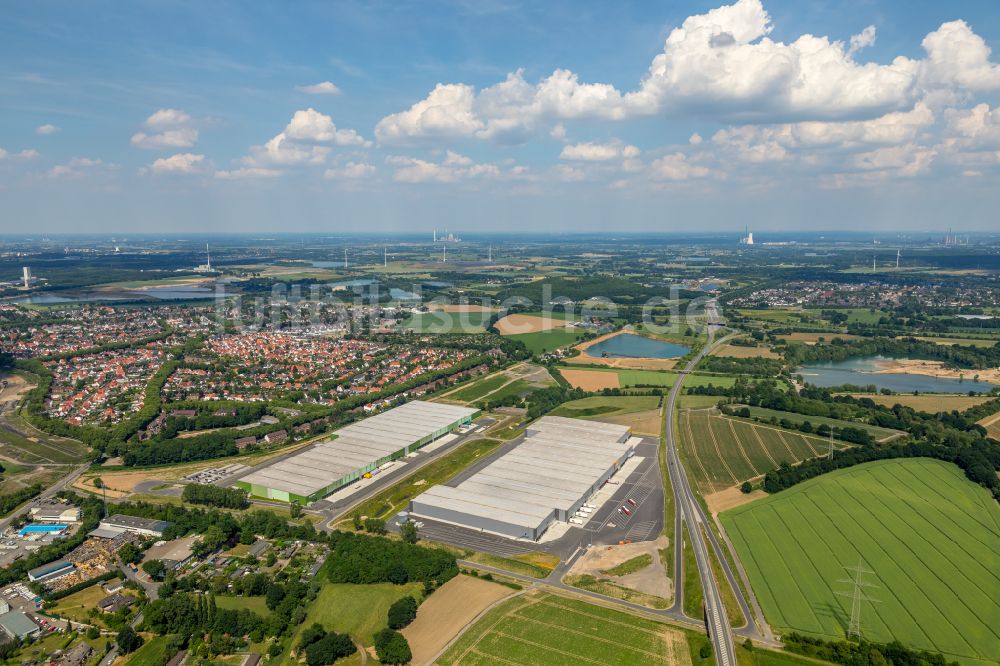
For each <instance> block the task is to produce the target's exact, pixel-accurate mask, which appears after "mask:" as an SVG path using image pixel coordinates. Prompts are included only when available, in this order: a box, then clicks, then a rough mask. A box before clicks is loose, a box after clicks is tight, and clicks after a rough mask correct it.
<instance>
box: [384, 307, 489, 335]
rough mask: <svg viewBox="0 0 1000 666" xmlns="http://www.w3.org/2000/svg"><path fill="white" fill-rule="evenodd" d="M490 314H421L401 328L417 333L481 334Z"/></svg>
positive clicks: (440, 312)
mask: <svg viewBox="0 0 1000 666" xmlns="http://www.w3.org/2000/svg"><path fill="white" fill-rule="evenodd" d="M491 316H493V313H492V312H444V311H441V310H436V311H434V312H421V313H417V314H415V315H413V316H412V317H410V318H409V319H407V320H406V321H405V322H403V328H405V329H410V330H413V331H416V332H418V333H482V332H483V331H485V330H486V322H488V321H489V319H490V317H491Z"/></svg>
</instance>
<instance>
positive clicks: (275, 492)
mask: <svg viewBox="0 0 1000 666" xmlns="http://www.w3.org/2000/svg"><path fill="white" fill-rule="evenodd" d="M478 413H479V412H478V411H477V410H475V409H469V408H467V407H458V406H456V405H443V404H439V403H436V402H426V401H422V400H414V401H412V402H408V403H406V404H405V405H401V406H400V407H395V408H393V409H390V410H388V411H385V412H382V413H381V414H377V415H376V416H372V417H370V418H367V419H364V420H362V421H358V422H357V423H352V424H351V425H349V426H346V427H344V428H341V429H340V430H337V431H335V432H334V433H333V435H334V437H333V439H330V440H327V441H324V442H320V443H319V444H317V445H316V446H313V447H310V448H308V449H305V450H303V451H302V452H300V453H297V454H295V455H294V456H290V457H288V458H285V459H284V460H280V461H278V462H275V463H273V464H271V465H268V466H266V467H263V468H261V469H258V470H256V471H254V472H253V473H252V474H249V475H247V476H245V477H243V478H242V479H240V480H238V481H236V486H237V487H238V488H243V489H244V490H247V491H249V492H250V495H251V496H254V497H265V498H267V499H273V500H279V501H282V502H295V503H297V504H308V503H310V502H315V501H316V500H319V499H322V498H323V497H326V496H327V495H329V494H330V493H332V492H334V491H336V490H339V489H340V488H343V487H344V486H346V485H348V484H349V483H352V482H353V481H356V480H358V479H359V478H361V477H362V476H363V475H365V474H367V473H369V472H372V471H374V470H376V469H378V468H379V467H381V466H382V465H384V464H386V463H387V462H390V461H392V460H397V459H399V458H402V457H404V456H407V455H409V454H410V453H412V452H413V451H416V450H417V449H419V448H420V447H422V446H424V445H426V444H428V443H430V442H432V441H434V440H436V439H438V438H439V437H443V436H444V435H446V434H448V433H449V432H453V431H455V430H457V429H458V428H460V427H461V426H463V425H466V424H469V423H471V422H472V419H473V418H475V416H476V415H477V414H478Z"/></svg>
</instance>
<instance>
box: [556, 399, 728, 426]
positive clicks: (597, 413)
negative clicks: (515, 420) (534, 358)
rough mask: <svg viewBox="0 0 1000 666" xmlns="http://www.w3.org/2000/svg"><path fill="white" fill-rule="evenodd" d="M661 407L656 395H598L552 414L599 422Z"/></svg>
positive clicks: (577, 401) (559, 408)
mask: <svg viewBox="0 0 1000 666" xmlns="http://www.w3.org/2000/svg"><path fill="white" fill-rule="evenodd" d="M716 400H718V398H716ZM659 406H660V397H659V396H655V395H628V396H625V395H622V396H613V395H609V396H603V395H598V396H592V397H590V398H581V399H580V400H571V401H570V402H566V403H563V404H562V405H559V406H558V407H556V408H555V409H554V410H552V412H551V414H552V415H553V416H568V417H571V418H575V419H587V418H590V419H595V420H598V421H599V420H600V417H602V416H617V415H621V414H634V413H636V412H645V411H649V410H651V409H656V408H657V407H659Z"/></svg>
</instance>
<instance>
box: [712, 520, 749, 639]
mask: <svg viewBox="0 0 1000 666" xmlns="http://www.w3.org/2000/svg"><path fill="white" fill-rule="evenodd" d="M705 547H706V548H707V549H708V557H709V559H710V560H711V562H712V574H713V575H714V576H715V582H716V585H717V586H718V587H719V594H720V595H721V596H722V604H723V605H724V606H725V607H726V616H727V617H728V618H729V626H731V627H742V626H743V625H745V624H746V623H747V619H746V618H745V617H744V616H743V610H742V609H741V608H740V605H739V603H738V602H737V601H736V595H735V594H734V593H733V588H732V587H730V585H729V579H728V578H726V576H725V574H724V573H723V572H722V566H721V565H720V564H719V558H717V557H716V556H715V549H713V548H712V544H711V543H709V542H708V539H707V536H706V539H705Z"/></svg>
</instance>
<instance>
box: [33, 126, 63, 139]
mask: <svg viewBox="0 0 1000 666" xmlns="http://www.w3.org/2000/svg"><path fill="white" fill-rule="evenodd" d="M58 131H59V128H58V127H56V126H55V125H53V124H51V123H45V124H44V125H39V126H38V127H37V128H36V129H35V134H38V135H40V136H48V135H49V134H55V133H56V132H58Z"/></svg>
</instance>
